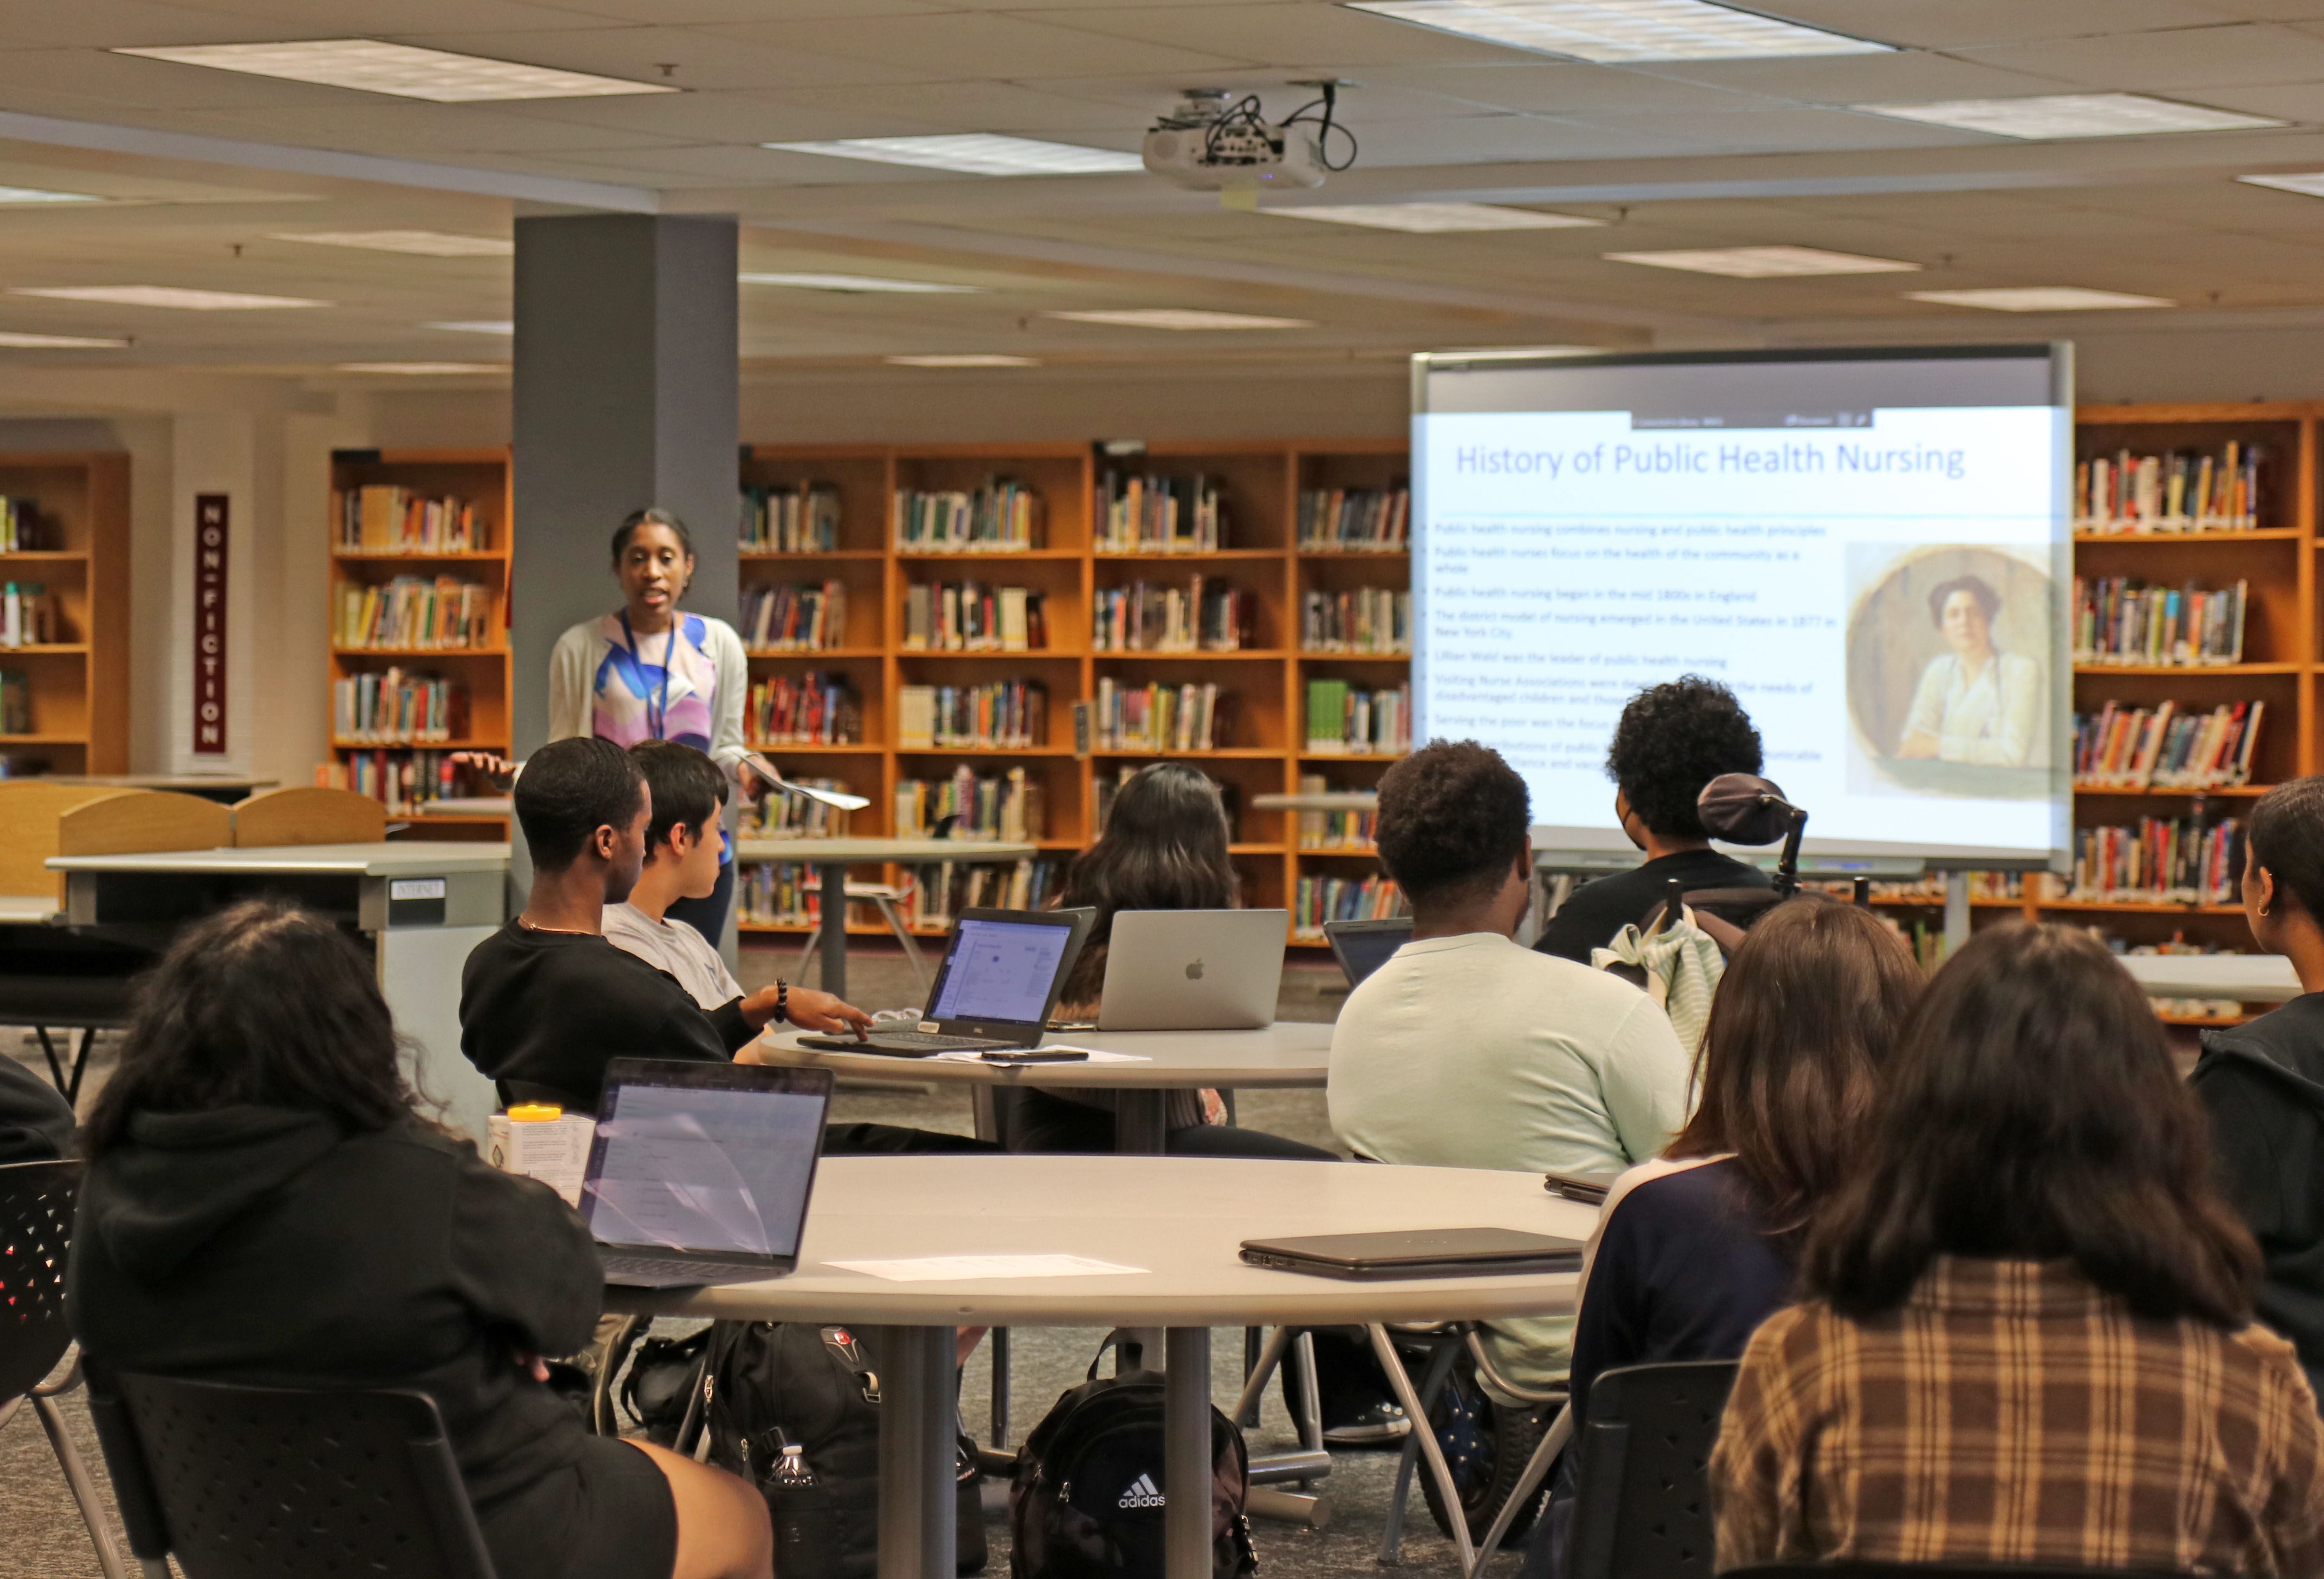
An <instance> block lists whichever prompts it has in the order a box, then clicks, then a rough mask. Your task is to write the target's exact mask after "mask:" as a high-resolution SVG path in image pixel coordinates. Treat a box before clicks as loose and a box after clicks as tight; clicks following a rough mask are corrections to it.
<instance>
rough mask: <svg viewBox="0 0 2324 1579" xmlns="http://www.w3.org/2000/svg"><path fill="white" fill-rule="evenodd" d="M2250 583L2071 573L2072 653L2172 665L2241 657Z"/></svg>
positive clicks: (2087, 659)
mask: <svg viewBox="0 0 2324 1579" xmlns="http://www.w3.org/2000/svg"><path fill="white" fill-rule="evenodd" d="M2250 585H2251V584H2250V583H2249V582H2247V581H2237V582H2236V584H2235V585H2234V586H2223V587H2205V586H2197V585H2195V584H2194V583H2192V582H2190V583H2189V584H2188V585H2187V586H2152V585H2149V584H2148V583H2147V582H2144V581H2142V580H2140V579H2139V578H2138V577H2135V576H2101V577H2096V578H2095V579H2093V578H2089V577H2081V576H2077V577H2074V638H2073V640H2074V661H2075V662H2076V663H2094V664H2122V665H2131V664H2136V665H2145V666H2162V667H2169V668H2177V669H2186V668H2202V667H2206V666H2211V665H2218V664H2227V663H2241V662H2242V661H2243V660H2244V617H2245V611H2246V602H2247V598H2248V594H2249V590H2250Z"/></svg>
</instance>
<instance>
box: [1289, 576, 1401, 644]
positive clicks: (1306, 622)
mask: <svg viewBox="0 0 2324 1579" xmlns="http://www.w3.org/2000/svg"><path fill="white" fill-rule="evenodd" d="M1299 650H1300V651H1302V652H1385V653H1394V654H1403V653H1409V652H1410V651H1412V594H1410V593H1409V592H1400V591H1398V590H1397V589H1396V588H1395V587H1392V586H1358V587H1354V588H1352V589H1351V590H1349V591H1346V592H1324V591H1322V590H1320V589H1318V588H1315V587H1309V588H1308V589H1307V590H1306V591H1305V592H1303V593H1301V594H1300V595H1299Z"/></svg>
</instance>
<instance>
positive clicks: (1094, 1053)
mask: <svg viewBox="0 0 2324 1579" xmlns="http://www.w3.org/2000/svg"><path fill="white" fill-rule="evenodd" d="M1041 1050H1042V1051H1043V1052H1045V1053H1081V1054H1083V1055H1084V1057H1078V1058H1055V1059H1047V1060H1044V1061H1045V1062H1050V1063H1055V1064H1056V1065H1057V1066H1058V1067H1061V1068H1063V1067H1070V1066H1072V1065H1074V1064H1150V1063H1152V1062H1153V1061H1154V1060H1153V1059H1151V1058H1149V1057H1147V1056H1146V1055H1145V1054H1144V1053H1109V1052H1107V1051H1106V1050H1105V1049H1104V1048H1076V1047H1072V1046H1069V1045H1067V1044H1066V1043H1064V1042H1052V1043H1051V1044H1049V1045H1048V1046H1047V1047H1045V1048H1042V1049H1041ZM936 1057H937V1059H938V1061H940V1062H942V1063H946V1064H987V1063H991V1064H1007V1065H1010V1067H1019V1064H1018V1061H1017V1060H1016V1059H1014V1058H1011V1057H1009V1056H1008V1054H1007V1053H1005V1052H1004V1053H1002V1054H1001V1056H1000V1057H995V1058H987V1057H985V1056H984V1054H983V1052H982V1050H981V1049H979V1048H953V1050H952V1051H950V1052H948V1053H938V1054H937V1055H936ZM1021 1067H1025V1068H1038V1067H1040V1066H1039V1065H1038V1064H1026V1065H1023V1066H1021Z"/></svg>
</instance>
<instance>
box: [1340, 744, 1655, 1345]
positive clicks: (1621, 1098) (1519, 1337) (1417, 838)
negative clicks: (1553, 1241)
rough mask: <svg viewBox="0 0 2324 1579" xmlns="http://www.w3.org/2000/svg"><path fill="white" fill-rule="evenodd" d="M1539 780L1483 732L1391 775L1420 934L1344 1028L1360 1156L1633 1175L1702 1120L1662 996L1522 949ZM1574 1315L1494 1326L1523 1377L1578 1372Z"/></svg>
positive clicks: (1366, 988) (1389, 804)
mask: <svg viewBox="0 0 2324 1579" xmlns="http://www.w3.org/2000/svg"><path fill="white" fill-rule="evenodd" d="M1530 821H1531V816H1530V812H1529V809H1528V807H1527V802H1526V786H1525V780H1523V779H1521V778H1519V777H1517V771H1516V770H1515V769H1513V768H1511V767H1510V766H1509V765H1508V763H1507V762H1503V761H1502V760H1501V758H1500V755H1499V753H1496V752H1493V751H1489V750H1488V749H1487V748H1485V747H1484V746H1481V745H1479V744H1478V743H1476V742H1475V741H1472V740H1463V741H1457V742H1452V741H1439V742H1437V743H1434V744H1433V745H1430V746H1427V747H1425V749H1423V750H1420V751H1416V752H1415V753H1413V754H1412V755H1410V756H1408V757H1406V759H1405V760H1404V761H1402V762H1398V763H1397V765H1396V766H1395V767H1393V768H1390V769H1389V770H1388V772H1387V774H1386V775H1385V776H1383V777H1382V778H1381V780H1380V788H1379V824H1378V832H1377V834H1376V835H1375V837H1376V839H1377V842H1378V844H1379V854H1380V863H1381V864H1382V865H1384V866H1386V867H1387V868H1388V875H1389V876H1390V877H1392V878H1394V879H1395V880H1396V881H1397V883H1398V884H1399V885H1400V886H1401V887H1402V888H1403V890H1404V891H1405V893H1406V895H1407V896H1408V897H1409V898H1410V899H1411V900H1412V941H1411V942H1409V943H1407V944H1406V945H1405V946H1403V947H1402V948H1399V949H1397V951H1396V953H1395V954H1394V955H1392V956H1389V958H1388V962H1387V963H1386V964H1385V965H1381V966H1380V967H1379V969H1378V970H1376V971H1374V972H1373V973H1372V974H1370V975H1369V976H1367V977H1365V978H1364V980H1363V982H1362V983H1360V985H1359V986H1357V988H1356V989H1355V991H1353V992H1352V993H1349V994H1348V1002H1347V1004H1346V1006H1345V1007H1344V1008H1342V1010H1341V1011H1340V1019H1339V1022H1338V1024H1337V1025H1335V1026H1334V1027H1333V1031H1332V1066H1331V1075H1330V1077H1329V1080H1328V1083H1327V1085H1326V1087H1325V1096H1326V1099H1327V1101H1328V1103H1329V1104H1330V1108H1331V1115H1332V1127H1333V1129H1334V1130H1335V1131H1338V1132H1339V1135H1340V1138H1341V1140H1343V1141H1344V1142H1346V1144H1347V1145H1348V1147H1349V1148H1350V1149H1351V1150H1353V1151H1355V1152H1356V1153H1357V1154H1358V1155H1359V1156H1362V1157H1369V1158H1371V1159H1374V1160H1376V1161H1379V1162H1396V1163H1404V1164H1408V1165H1419V1166H1424V1167H1434V1168H1521V1169H1525V1170H1526V1171H1529V1172H1534V1173H1567V1174H1617V1173H1620V1172H1621V1171H1623V1170H1624V1169H1625V1168H1628V1167H1630V1166H1631V1165H1632V1164H1633V1163H1637V1162H1643V1161H1645V1160H1646V1159H1647V1158H1649V1157H1655V1156H1659V1155H1660V1154H1661V1153H1662V1151H1663V1149H1664V1148H1665V1147H1666V1146H1668V1145H1669V1144H1670V1140H1671V1136H1672V1135H1673V1134H1674V1133H1675V1132H1676V1131H1677V1130H1678V1128H1679V1126H1680V1125H1681V1124H1682V1123H1683V1122H1685V1120H1686V1107H1687V1056H1686V1054H1685V1053H1684V1052H1683V1051H1681V1050H1680V1048H1679V1045H1678V1038H1677V1037H1676V1036H1675V1035H1674V1034H1673V1032H1672V1030H1671V1026H1670V1019H1669V1017H1668V1016H1667V1015H1665V1013H1664V1012H1663V1011H1662V1010H1661V1008H1660V1007H1659V1006H1657V1005H1656V1004H1655V1002H1654V1000H1652V999H1650V998H1648V997H1647V996H1646V994H1645V993H1641V992H1640V991H1638V990H1637V988H1636V987H1633V986H1632V985H1630V984H1629V983H1628V982H1625V981H1622V980H1621V979H1619V978H1618V977H1616V976H1611V975H1608V974H1605V973H1604V972H1602V971H1593V970H1590V969H1588V968H1586V967H1585V966H1582V965H1575V964H1573V963H1572V961H1571V960H1564V959H1555V958H1550V957H1546V956H1542V955H1539V954H1535V953H1534V952H1533V951H1532V950H1530V949H1526V948H1524V947H1521V946H1518V945H1517V942H1516V941H1515V940H1514V938H1513V937H1512V936H1511V935H1512V934H1513V933H1515V932H1516V931H1517V922H1518V921H1519V920H1520V919H1523V918H1524V916H1525V912H1526V901H1527V898H1528V896H1529V893H1530V882H1529V880H1530V878H1531V876H1532V872H1533V850H1532V846H1531V845H1530V842H1529V841H1528V839H1527V837H1526V828H1527V826H1528V825H1529V823H1530ZM1572 1332H1573V1318H1572V1316H1545V1317H1529V1318H1526V1319H1522V1320H1512V1321H1499V1322H1495V1323H1493V1324H1492V1326H1491V1329H1490V1334H1489V1338H1488V1340H1487V1347H1488V1349H1489V1351H1490V1352H1491V1356H1492V1359H1493V1362H1494V1364H1495V1365H1496V1366H1498V1367H1499V1369H1500V1370H1501V1371H1503V1372H1504V1373H1506V1374H1508V1376H1509V1377H1510V1378H1511V1379H1512V1380H1515V1381H1517V1383H1518V1384H1519V1385H1521V1386H1527V1387H1539V1386H1543V1385H1545V1384H1548V1383H1553V1382H1556V1381H1559V1380H1563V1378H1564V1376H1565V1371H1566V1361H1567V1353H1568V1350H1569V1347H1570V1345H1571V1342H1572Z"/></svg>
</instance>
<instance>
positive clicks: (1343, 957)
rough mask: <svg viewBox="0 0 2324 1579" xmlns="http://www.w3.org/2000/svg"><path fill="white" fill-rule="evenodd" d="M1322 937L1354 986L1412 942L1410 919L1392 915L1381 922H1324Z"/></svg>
mask: <svg viewBox="0 0 2324 1579" xmlns="http://www.w3.org/2000/svg"><path fill="white" fill-rule="evenodd" d="M1323 937H1324V939H1325V940H1326V941H1327V942H1329V943H1330V944H1331V946H1332V957H1333V958H1334V959H1336V960H1338V961H1339V962H1340V969H1341V970H1342V971H1344V972H1346V973H1347V977H1348V985H1350V986H1351V987H1352V986H1354V985H1355V984H1356V983H1359V982H1360V981H1362V980H1363V979H1364V978H1365V977H1366V976H1368V975H1369V974H1372V972H1374V971H1376V970H1378V969H1379V967H1380V966H1382V965H1386V964H1387V963H1388V956H1389V955H1391V954H1394V953H1395V952H1396V951H1397V949H1399V948H1402V947H1403V946H1405V945H1406V944H1407V943H1409V942H1411V941H1412V918H1411V917H1410V916H1391V917H1389V918H1388V919H1386V920H1381V921H1326V922H1324V923H1323Z"/></svg>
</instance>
